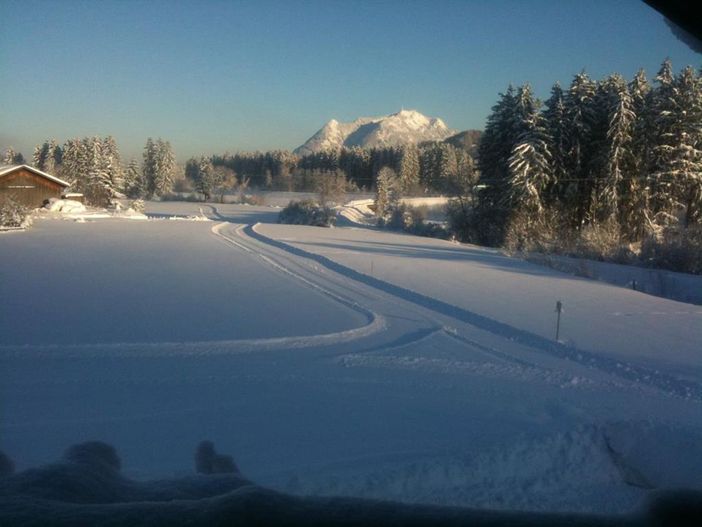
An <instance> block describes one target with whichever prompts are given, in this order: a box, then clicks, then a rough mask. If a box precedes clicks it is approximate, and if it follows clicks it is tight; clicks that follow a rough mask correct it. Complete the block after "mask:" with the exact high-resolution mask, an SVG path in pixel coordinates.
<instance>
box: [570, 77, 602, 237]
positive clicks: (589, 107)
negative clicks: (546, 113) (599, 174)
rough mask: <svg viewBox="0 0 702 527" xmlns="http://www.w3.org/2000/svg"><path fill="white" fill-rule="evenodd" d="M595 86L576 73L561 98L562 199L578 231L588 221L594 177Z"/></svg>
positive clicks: (595, 84)
mask: <svg viewBox="0 0 702 527" xmlns="http://www.w3.org/2000/svg"><path fill="white" fill-rule="evenodd" d="M596 90H597V83H596V82H594V81H593V80H591V79H590V77H589V76H588V75H587V74H586V73H584V72H583V73H579V74H578V75H576V76H575V78H574V79H573V81H572V82H571V85H570V88H569V89H568V92H567V93H566V96H565V112H566V123H567V129H568V133H567V152H568V154H567V157H566V163H565V166H566V170H567V173H568V179H569V180H570V181H568V185H567V187H566V190H565V193H564V196H563V199H564V205H565V209H566V210H568V215H569V219H570V223H571V224H572V225H573V226H574V227H576V228H580V227H581V226H582V225H583V224H585V223H586V222H587V221H589V220H590V219H591V218H590V217H589V214H590V212H591V210H592V198H593V190H594V179H595V176H594V174H593V173H592V170H591V168H592V164H591V160H592V158H593V156H592V154H593V150H594V148H595V145H594V143H593V133H594V131H595V130H594V129H595V128H596V121H597V113H596V108H595V102H596V101H595V95H596Z"/></svg>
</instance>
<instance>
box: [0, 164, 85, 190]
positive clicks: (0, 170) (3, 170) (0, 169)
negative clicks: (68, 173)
mask: <svg viewBox="0 0 702 527" xmlns="http://www.w3.org/2000/svg"><path fill="white" fill-rule="evenodd" d="M20 168H24V169H25V170H28V171H29V172H32V173H34V174H36V175H38V176H41V177H43V178H46V179H48V180H49V181H53V182H54V183H58V184H59V185H61V186H62V187H68V186H70V185H71V184H70V183H68V182H66V181H64V180H63V179H59V178H57V177H56V176H52V175H51V174H47V173H46V172H42V171H41V170H39V169H38V168H34V167H30V166H29V165H3V166H0V177H2V176H5V175H7V174H10V173H12V172H14V171H16V170H19V169H20Z"/></svg>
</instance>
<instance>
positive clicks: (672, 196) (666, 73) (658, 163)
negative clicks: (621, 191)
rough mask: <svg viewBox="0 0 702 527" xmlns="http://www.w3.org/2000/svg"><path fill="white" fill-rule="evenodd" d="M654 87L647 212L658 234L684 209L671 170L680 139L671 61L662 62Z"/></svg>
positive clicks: (673, 172)
mask: <svg viewBox="0 0 702 527" xmlns="http://www.w3.org/2000/svg"><path fill="white" fill-rule="evenodd" d="M656 83H657V86H656V88H655V89H654V90H653V92H652V97H651V126H652V134H651V137H652V139H653V144H652V147H651V167H650V172H649V178H648V186H649V204H650V206H649V210H647V212H648V214H649V217H648V220H649V224H650V226H651V227H652V228H653V229H654V230H659V229H660V228H662V227H666V226H671V225H675V224H677V223H678V220H679V214H680V212H681V209H682V208H683V204H682V203H681V202H680V199H679V198H680V195H679V192H678V191H677V189H676V185H677V184H678V183H679V180H678V178H677V171H676V169H675V168H674V167H673V165H674V158H675V157H676V156H675V151H676V149H677V147H678V142H679V140H680V136H679V133H678V131H677V130H676V121H677V120H678V117H679V112H678V111H677V108H676V107H677V99H678V93H677V86H676V83H675V77H674V75H673V65H672V63H671V62H670V60H665V61H664V62H663V64H662V65H661V69H660V70H659V71H658V75H656Z"/></svg>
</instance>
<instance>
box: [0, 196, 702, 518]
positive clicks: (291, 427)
mask: <svg viewBox="0 0 702 527" xmlns="http://www.w3.org/2000/svg"><path fill="white" fill-rule="evenodd" d="M200 207H201V208H202V211H203V213H204V214H205V215H207V216H208V217H209V218H210V219H211V220H212V221H210V222H185V221H182V222H171V221H153V220H152V221H141V222H124V221H117V220H115V219H105V220H101V221H94V222H89V223H87V224H85V225H78V224H76V223H74V222H62V221H56V220H51V219H46V220H44V221H41V222H37V224H36V226H35V227H34V228H33V229H32V230H30V231H27V232H24V233H21V234H17V235H15V236H7V237H2V238H0V298H3V302H2V304H1V305H0V405H1V410H2V411H1V412H0V430H2V434H0V449H1V450H3V451H4V452H6V453H7V454H8V455H9V456H10V457H11V458H13V459H14V461H15V463H16V464H17V466H18V468H19V469H20V470H21V469H25V468H28V467H30V466H35V465H38V464H42V463H47V462H51V461H53V460H55V459H57V458H58V457H60V453H61V452H62V451H63V450H64V449H65V448H66V447H67V446H68V445H69V444H72V443H76V442H80V441H85V440H89V439H99V440H104V441H107V442H109V443H111V444H113V445H114V446H115V447H116V448H117V449H118V451H119V452H120V456H121V458H122V461H123V470H124V472H125V474H126V475H128V476H131V477H137V478H154V477H168V476H173V475H182V474H186V473H188V472H190V471H191V470H192V468H191V467H190V466H188V464H187V462H186V461H184V460H188V459H191V458H192V452H193V449H194V446H195V445H196V444H197V443H198V442H199V441H200V440H201V439H204V438H208V439H211V440H213V441H214V442H215V443H216V444H217V445H218V448H219V449H220V450H221V451H223V452H225V453H228V454H232V455H233V456H234V458H235V460H236V462H237V464H238V465H239V467H240V468H241V470H242V471H243V473H244V474H245V475H246V476H247V477H248V478H250V479H252V480H253V481H256V482H257V483H259V484H262V485H267V486H271V487H273V488H276V489H279V490H284V491H288V492H294V493H299V494H315V495H331V494H333V495H354V496H364V497H373V498H392V499H397V500H402V501H407V502H417V503H439V504H454V505H464V506H476V507H490V508H502V509H512V508H517V509H524V510H554V511H555V510H560V511H591V512H623V511H628V510H632V509H633V508H635V507H636V506H637V504H638V503H639V502H640V500H641V499H642V498H643V497H645V496H646V495H647V493H648V492H649V491H650V489H660V488H669V487H680V486H683V487H691V488H697V489H702V476H700V474H702V472H701V471H699V470H698V468H699V466H701V464H702V446H701V445H702V368H701V366H700V364H701V362H700V353H701V351H700V350H702V329H701V328H702V324H700V322H702V310H700V308H699V306H693V305H690V304H683V303H680V302H674V301H670V300H666V299H662V298H657V297H653V296H649V295H645V294H643V293H638V292H635V291H631V290H627V289H624V288H619V287H614V286H611V285H607V284H603V283H600V282H595V281H591V280H585V279H582V278H577V277H573V276H570V275H565V274H562V273H559V272H557V271H554V270H551V269H546V268H543V267H539V266H536V265H532V264H529V263H527V262H524V261H521V260H517V259H511V258H507V257H505V256H502V255H500V254H499V253H497V252H496V251H491V250H486V249H481V248H477V247H471V246H464V245H458V244H451V243H448V242H443V241H439V240H432V239H427V238H418V237H412V236H407V235H400V234H392V233H388V232H384V231H379V230H374V229H368V228H358V227H347V228H342V227H338V228H335V229H323V228H314V227H302V226H288V225H277V224H275V223H273V222H275V219H276V211H275V210H272V209H270V208H268V207H247V206H235V205H201V204H194V203H148V204H147V211H146V212H147V215H148V216H149V217H150V218H153V219H156V220H158V219H161V218H170V217H174V216H175V217H188V216H193V215H198V214H199V209H200ZM257 224H258V225H257ZM558 299H560V300H562V301H563V303H564V305H565V311H564V313H563V319H562V326H561V340H562V341H563V342H562V343H556V342H554V340H553V337H554V335H553V332H554V329H555V328H554V324H555V314H554V313H553V310H554V305H555V301H556V300H558Z"/></svg>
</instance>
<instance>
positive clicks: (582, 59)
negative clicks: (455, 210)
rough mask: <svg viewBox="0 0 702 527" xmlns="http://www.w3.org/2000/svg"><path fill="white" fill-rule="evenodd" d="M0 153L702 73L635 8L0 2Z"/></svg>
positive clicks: (291, 143)
mask: <svg viewBox="0 0 702 527" xmlns="http://www.w3.org/2000/svg"><path fill="white" fill-rule="evenodd" d="M0 19H1V20H2V21H3V31H2V32H0V80H1V81H2V84H1V86H2V88H1V89H0V148H2V149H3V151H4V149H5V148H6V147H7V146H10V145H12V146H14V147H15V148H16V149H19V150H20V151H22V152H23V153H24V154H25V156H27V157H29V156H31V151H32V149H33V146H34V145H35V144H37V143H40V142H42V141H43V140H45V139H47V138H50V137H55V138H56V139H58V140H59V141H60V142H63V141H64V140H66V139H68V138H70V137H77V136H80V137H82V136H86V135H96V134H97V135H108V134H111V135H114V136H115V137H116V139H117V141H118V144H119V146H120V148H121V151H122V155H123V157H125V158H128V157H130V156H139V155H140V152H141V148H142V147H143V144H144V142H145V141H146V138H147V137H148V136H153V137H162V138H164V139H168V140H170V141H171V143H172V144H173V146H174V148H175V150H176V153H177V154H178V158H179V159H180V160H184V159H186V158H187V157H189V156H191V155H195V154H206V153H217V152H224V151H227V150H228V151H236V150H254V149H260V150H267V149H274V148H289V149H292V148H295V147H297V146H298V145H300V144H301V143H302V142H304V141H305V140H306V139H307V138H308V137H309V136H310V135H312V134H313V133H314V132H315V131H317V130H318V129H319V128H320V127H321V126H322V125H323V124H324V123H325V122H326V121H328V120H329V119H331V118H336V119H339V120H351V119H354V118H356V117H359V116H367V115H383V114H388V113H392V112H395V111H397V110H399V109H400V108H401V107H405V108H412V109H416V110H419V111H421V112H422V113H425V114H427V115H431V116H436V117H441V118H442V119H443V120H444V121H445V122H446V123H447V124H448V125H449V126H450V127H452V128H456V129H460V130H464V129H469V128H482V127H483V125H484V122H485V118H486V116H487V115H488V113H489V111H490V107H491V106H492V105H493V104H494V103H495V101H496V98H497V94H498V92H500V91H503V90H504V89H505V88H506V87H507V85H508V84H509V83H510V82H511V83H514V84H521V83H523V82H530V83H531V84H532V85H533V86H534V89H535V91H536V93H537V95H539V96H541V97H546V96H547V95H548V91H549V89H550V86H551V85H552V84H553V82H555V81H557V80H558V81H560V82H561V83H562V84H566V85H567V84H568V83H569V82H570V80H571V78H572V76H573V75H574V74H575V73H577V72H579V71H580V70H582V69H585V70H586V71H587V72H588V73H589V74H590V75H591V76H593V77H596V78H601V77H603V76H604V75H607V74H609V73H612V72H620V73H622V74H623V75H625V76H626V77H631V76H632V75H633V74H634V73H635V72H636V70H637V69H638V68H639V67H643V68H644V69H645V70H646V72H647V74H648V75H649V77H653V76H654V75H655V73H656V71H657V70H658V68H659V66H660V63H661V62H662V61H663V59H664V58H666V57H670V58H671V59H672V60H673V65H674V67H675V69H676V71H677V70H679V69H680V68H682V67H683V66H685V65H688V64H691V65H693V66H695V67H700V65H702V55H700V54H697V53H694V52H693V51H692V50H690V49H689V48H688V47H687V46H686V45H685V44H683V43H682V42H679V41H678V40H677V39H676V38H675V37H674V36H673V35H672V33H671V32H670V30H669V29H668V27H667V26H666V25H665V23H664V22H663V18H662V16H661V15H659V14H658V13H656V12H655V11H653V10H652V9H651V8H649V7H648V6H647V5H645V4H644V3H643V2H640V1H638V0H621V1H617V0H589V1H587V2H581V1H575V0H572V1H571V0H559V1H556V0H505V1H498V0H492V1H487V0H485V1H477V0H476V1H470V0H463V1H449V0H444V1H442V0H434V1H411V0H410V1H407V0H405V1H382V0H379V1H370V0H369V1H352V0H347V1H343V2H342V1H335V0H329V1H294V0H288V1H282V2H274V1H261V0H259V1H251V2H245V1H239V2H237V1H227V2H224V1H210V2H207V1H205V0H200V1H197V2H187V1H178V0H169V1H165V2H161V1H149V2H147V1H131V0H124V1H118V2H116V1H115V2H107V1H71V0H62V1H43V2H33V1H27V0H21V1H16V0H0Z"/></svg>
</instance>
